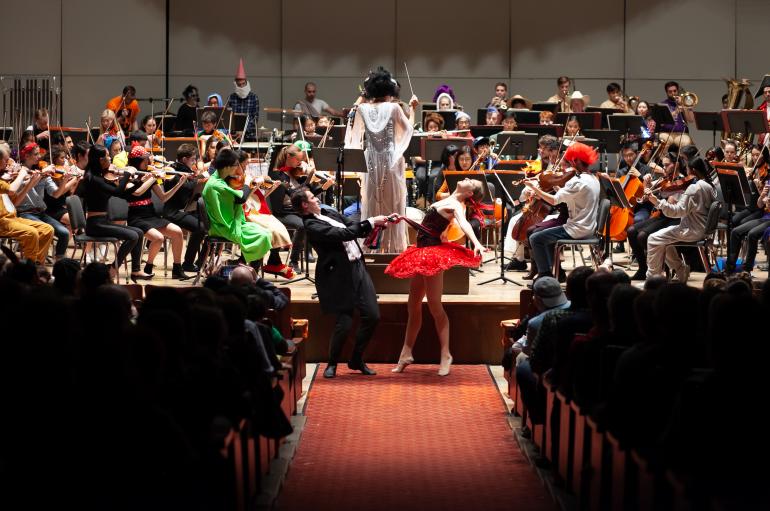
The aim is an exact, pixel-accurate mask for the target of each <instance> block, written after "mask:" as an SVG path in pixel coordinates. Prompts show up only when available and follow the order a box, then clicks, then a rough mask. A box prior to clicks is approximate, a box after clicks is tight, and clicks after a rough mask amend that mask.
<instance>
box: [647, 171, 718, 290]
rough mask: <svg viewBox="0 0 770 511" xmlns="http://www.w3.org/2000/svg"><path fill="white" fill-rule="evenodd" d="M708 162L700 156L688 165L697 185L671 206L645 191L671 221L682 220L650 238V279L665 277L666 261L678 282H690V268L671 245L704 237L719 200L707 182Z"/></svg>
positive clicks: (685, 191)
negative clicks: (711, 214)
mask: <svg viewBox="0 0 770 511" xmlns="http://www.w3.org/2000/svg"><path fill="white" fill-rule="evenodd" d="M707 165H708V164H707V163H706V161H705V160H703V159H702V158H699V157H696V158H693V159H691V160H689V161H688V162H687V175H688V176H693V177H694V180H693V183H692V184H690V185H689V186H687V188H685V190H684V192H683V193H682V195H681V196H680V197H679V199H678V200H677V201H676V203H673V204H672V203H671V202H669V201H667V200H665V199H661V198H658V197H657V196H655V195H654V194H652V190H651V189H650V188H645V197H646V198H647V200H649V201H650V202H652V204H653V205H654V206H656V207H657V208H658V209H660V212H661V213H662V214H663V215H665V216H667V217H670V218H679V219H680V221H679V224H678V225H673V226H669V227H665V228H663V229H661V230H659V231H657V232H654V233H652V234H650V235H649V236H648V238H647V264H648V269H647V278H648V279H649V278H652V277H657V276H662V275H663V262H664V257H665V263H666V265H667V266H668V268H669V269H670V270H671V271H673V272H674V273H676V280H677V282H681V283H687V279H688V278H689V275H690V268H689V267H688V266H687V264H686V263H683V262H682V260H681V258H680V257H679V253H678V252H677V250H676V248H675V247H673V246H671V245H672V244H673V243H677V242H680V241H697V240H699V239H702V238H703V234H704V233H705V230H706V218H707V216H708V211H709V208H710V207H711V203H712V202H714V201H715V200H716V199H717V191H716V188H714V186H713V185H712V184H711V183H710V182H709V180H708V179H707V176H708V169H707V167H706V166H707Z"/></svg>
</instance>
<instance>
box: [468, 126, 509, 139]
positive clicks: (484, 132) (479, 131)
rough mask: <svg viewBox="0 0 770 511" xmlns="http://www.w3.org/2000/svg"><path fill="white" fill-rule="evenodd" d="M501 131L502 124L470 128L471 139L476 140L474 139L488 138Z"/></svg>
mask: <svg viewBox="0 0 770 511" xmlns="http://www.w3.org/2000/svg"><path fill="white" fill-rule="evenodd" d="M501 131H503V125H502V124H493V125H492V126H486V125H480V126H471V135H473V138H476V137H487V138H489V137H491V136H492V135H494V134H496V133H500V132H501Z"/></svg>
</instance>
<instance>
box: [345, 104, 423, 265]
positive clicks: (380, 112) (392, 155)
mask: <svg viewBox="0 0 770 511" xmlns="http://www.w3.org/2000/svg"><path fill="white" fill-rule="evenodd" d="M412 131H413V127H412V125H411V124H410V123H409V119H407V117H406V115H404V112H403V110H402V109H401V107H400V106H399V105H398V104H397V103H388V102H385V103H362V104H361V105H359V107H358V110H357V111H356V117H355V121H354V124H353V126H352V127H350V126H348V130H347V133H346V135H345V147H346V148H351V149H361V148H362V147H363V139H364V135H365V136H366V153H365V156H366V166H367V173H366V174H364V176H363V178H362V180H361V187H362V190H361V218H369V217H372V216H377V215H389V214H391V213H398V214H399V215H402V216H404V215H406V178H405V177H404V170H405V168H406V164H405V163H404V157H403V154H404V151H405V150H406V148H407V147H408V145H409V140H410V139H411V137H412ZM407 241H408V240H407V235H406V225H405V224H403V223H402V224H397V225H395V226H392V228H390V227H389V228H388V229H386V230H385V231H384V232H383V237H382V245H381V250H382V251H383V252H390V253H398V252H403V251H404V250H405V249H406V245H407Z"/></svg>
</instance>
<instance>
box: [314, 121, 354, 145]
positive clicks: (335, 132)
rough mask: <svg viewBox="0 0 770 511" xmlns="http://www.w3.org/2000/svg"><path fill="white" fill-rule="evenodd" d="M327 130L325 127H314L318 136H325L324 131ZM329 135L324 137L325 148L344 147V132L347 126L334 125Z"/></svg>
mask: <svg viewBox="0 0 770 511" xmlns="http://www.w3.org/2000/svg"><path fill="white" fill-rule="evenodd" d="M327 129H329V128H327V127H326V126H321V127H316V129H315V132H316V133H318V134H319V135H325V134H326V130H327ZM330 129H331V133H329V136H328V137H326V147H340V146H342V145H345V130H346V129H347V126H345V125H344V124H335V125H334V126H331V128H330Z"/></svg>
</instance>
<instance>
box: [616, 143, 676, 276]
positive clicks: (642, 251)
mask: <svg viewBox="0 0 770 511" xmlns="http://www.w3.org/2000/svg"><path fill="white" fill-rule="evenodd" d="M677 152H678V151H677V150H675V151H673V152H668V153H666V154H665V155H663V156H662V157H661V161H660V166H659V167H660V169H661V171H662V173H661V174H657V170H656V175H657V176H658V178H657V179H658V181H657V183H658V184H662V183H664V182H666V181H667V182H674V181H676V180H677V179H679V178H682V177H684V174H682V173H681V170H682V169H683V168H684V166H685V165H684V159H683V158H682V157H680V158H679V163H677ZM642 179H643V182H644V186H645V188H651V187H652V186H653V175H652V174H649V173H648V174H646V175H645V176H644V177H643V178H642ZM678 198H679V195H678V194H672V195H669V197H668V198H667V199H666V200H668V201H669V202H671V203H674V202H676V201H677V200H678ZM645 203H646V202H643V203H642V204H645ZM677 224H679V219H678V218H671V217H667V216H665V215H661V214H657V215H651V216H650V217H648V218H647V219H645V220H640V221H638V222H636V221H634V224H633V225H631V226H629V227H628V229H626V239H628V244H629V246H630V247H631V252H632V253H633V255H634V258H635V259H636V261H637V263H639V269H638V270H637V271H636V273H634V275H633V276H632V277H631V280H647V238H648V237H649V236H650V234H652V233H655V232H658V231H659V230H661V229H664V228H666V227H671V226H674V225H677Z"/></svg>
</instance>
